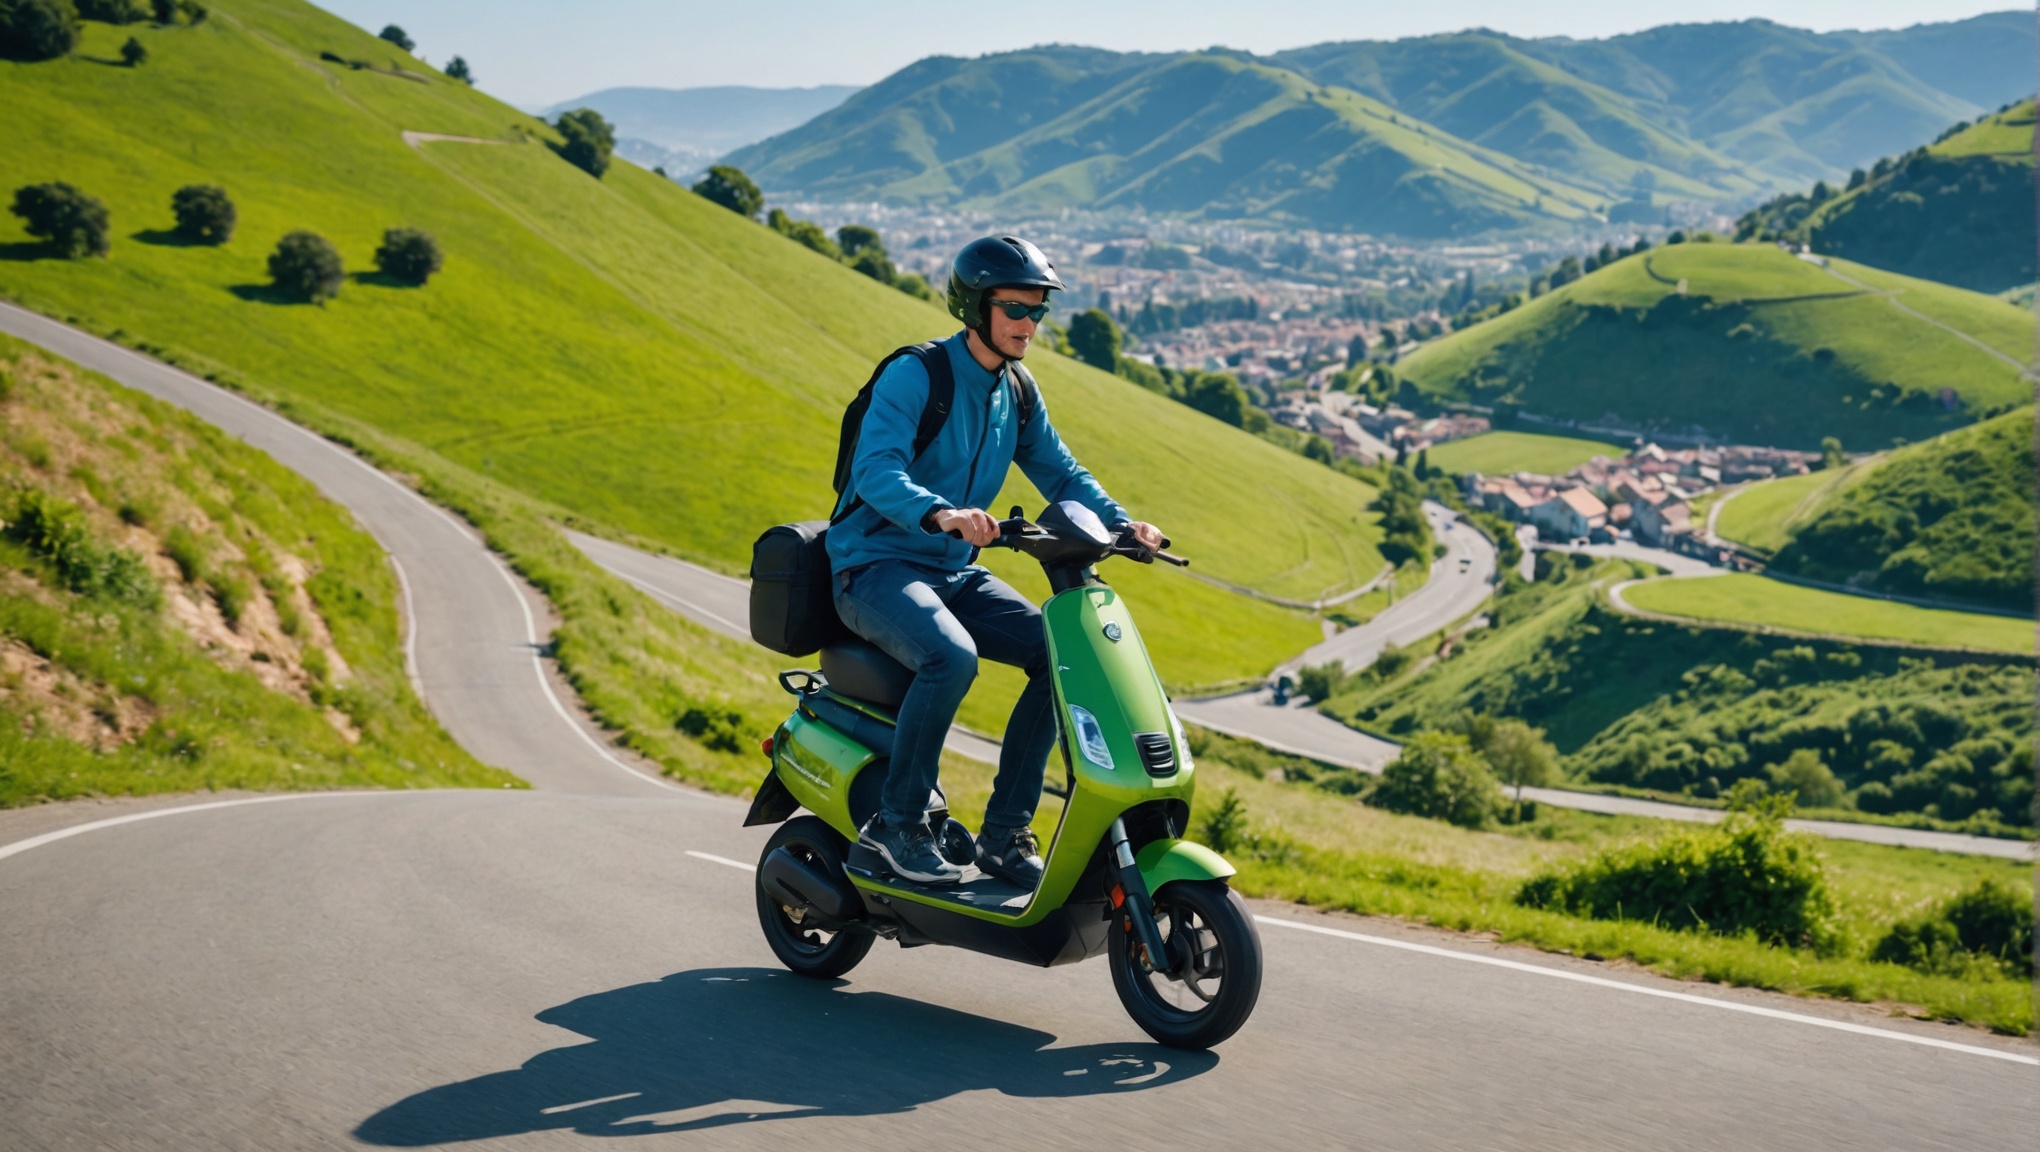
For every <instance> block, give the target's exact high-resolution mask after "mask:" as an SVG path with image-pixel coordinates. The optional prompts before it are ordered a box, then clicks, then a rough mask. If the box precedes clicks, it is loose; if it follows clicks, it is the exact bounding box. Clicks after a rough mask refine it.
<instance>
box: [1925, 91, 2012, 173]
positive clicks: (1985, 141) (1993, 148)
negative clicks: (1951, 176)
mask: <svg viewBox="0 0 2040 1152" xmlns="http://www.w3.org/2000/svg"><path fill="white" fill-rule="evenodd" d="M1927 151H1928V152H1929V153H1931V154H1932V155H1935V156H1946V157H1949V158H1950V159H1958V158H1961V157H1964V156H2003V157H2015V158H2018V159H2021V160H2024V161H2025V162H2026V163H2029V164H2030V163H2031V162H2032V156H2033V101H2031V100H2026V101H2024V102H2022V103H2019V104H2016V105H2013V106H2012V107H2011V108H2008V109H2006V110H2005V111H2003V112H1994V113H1992V114H1991V115H1989V116H1985V117H1982V118H1980V119H1978V120H1977V122H1976V123H1974V124H1971V125H1970V126H1969V127H1967V128H1964V129H1963V130H1962V131H1960V132H1957V133H1956V134H1955V135H1953V136H1950V137H1948V138H1947V139H1946V140H1943V141H1941V142H1940V143H1939V144H1935V145H1932V146H1930V147H1929V148H1928V149H1927Z"/></svg>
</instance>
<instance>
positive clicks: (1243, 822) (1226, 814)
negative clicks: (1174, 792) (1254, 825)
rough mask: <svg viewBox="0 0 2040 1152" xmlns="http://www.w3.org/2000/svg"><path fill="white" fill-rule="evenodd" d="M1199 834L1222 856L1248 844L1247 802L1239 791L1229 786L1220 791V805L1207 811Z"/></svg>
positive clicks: (1198, 830) (1198, 829) (1198, 831)
mask: <svg viewBox="0 0 2040 1152" xmlns="http://www.w3.org/2000/svg"><path fill="white" fill-rule="evenodd" d="M1197 836H1198V838H1199V839H1201V840H1203V841H1204V846H1205V847H1207V848H1209V849H1211V850H1212V851H1213V852H1216V853H1218V854H1219V855H1221V856H1223V855H1225V854H1226V853H1227V852H1232V851H1235V850H1237V849H1239V848H1241V847H1242V846H1244V845H1245V844H1246V840H1247V802H1246V801H1244V800H1242V799H1240V794H1239V792H1238V791H1236V790H1234V789H1232V788H1228V789H1226V790H1225V791H1224V792H1221V793H1219V796H1218V806H1217V807H1215V808H1213V809H1212V810H1211V811H1210V812H1207V813H1205V816H1204V820H1203V821H1202V822H1201V823H1199V824H1198V825H1197Z"/></svg>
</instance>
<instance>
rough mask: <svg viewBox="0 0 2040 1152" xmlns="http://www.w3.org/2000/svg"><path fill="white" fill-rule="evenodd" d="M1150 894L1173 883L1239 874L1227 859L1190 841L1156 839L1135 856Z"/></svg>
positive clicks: (1134, 858)
mask: <svg viewBox="0 0 2040 1152" xmlns="http://www.w3.org/2000/svg"><path fill="white" fill-rule="evenodd" d="M1133 863H1134V867H1136V868H1139V869H1140V875H1141V879H1143V880H1145V881H1147V889H1148V891H1150V892H1159V891H1161V889H1162V885H1164V884H1167V883H1169V882H1170V881H1172V880H1223V879H1225V878H1226V877H1228V876H1231V875H1233V874H1234V873H1236V872H1238V871H1239V869H1237V868H1234V867H1233V866H1232V865H1231V864H1228V863H1226V860H1225V857H1223V856H1220V855H1219V854H1218V853H1216V852H1213V851H1212V850H1211V849H1209V848H1206V847H1205V846H1204V845H1202V844H1195V843H1192V842H1190V841H1188V840H1155V841H1151V842H1150V843H1149V844H1148V845H1147V847H1145V848H1142V849H1141V850H1140V851H1139V852H1137V853H1135V854H1134V857H1133Z"/></svg>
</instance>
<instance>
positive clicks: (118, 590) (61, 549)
mask: <svg viewBox="0 0 2040 1152" xmlns="http://www.w3.org/2000/svg"><path fill="white" fill-rule="evenodd" d="M5 533H6V536H7V538H8V539H10V540H13V541H16V542H17V543H19V544H21V545H23V546H24V547H26V548H27V549H28V550H29V551H30V552H33V553H34V554H35V555H37V556H39V557H41V558H42V559H43V560H44V561H45V562H47V563H48V564H49V566H50V568H51V569H52V570H53V571H54V572H55V573H56V575H57V579H58V580H59V581H60V582H61V583H62V584H63V586H64V587H65V588H67V589H69V590H70V591H72V592H76V593H78V594H80V595H83V596H103V597H106V598H108V599H114V600H127V601H130V602H133V603H137V604H151V603H154V601H155V597H156V582H155V580H154V579H153V578H152V577H151V576H150V575H149V569H148V567H147V566H146V565H144V564H143V563H142V561H141V559H140V558H139V557H136V556H134V555H133V554H131V553H128V552H125V551H123V550H121V549H119V548H108V547H105V546H103V545H101V544H100V543H99V542H98V541H96V540H94V539H93V538H92V532H91V529H90V528H89V527H88V526H87V525H86V523H85V514H84V513H83V512H81V511H79V509H78V507H77V506H76V505H74V504H69V503H66V502H65V501H63V500H59V499H57V498H56V497H54V496H51V495H49V494H48V493H46V492H43V491H41V490H40V489H36V488H28V489H23V490H22V491H20V492H17V493H16V494H15V497H14V507H13V509H12V510H11V511H10V512H9V514H8V516H7V524H6V528H5Z"/></svg>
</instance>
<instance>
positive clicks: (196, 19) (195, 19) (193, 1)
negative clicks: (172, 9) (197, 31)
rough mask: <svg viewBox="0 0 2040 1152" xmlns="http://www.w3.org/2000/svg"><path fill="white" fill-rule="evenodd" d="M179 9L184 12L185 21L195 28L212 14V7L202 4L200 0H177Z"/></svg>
mask: <svg viewBox="0 0 2040 1152" xmlns="http://www.w3.org/2000/svg"><path fill="white" fill-rule="evenodd" d="M177 10H178V11H179V12H182V13H184V19H185V21H186V22H187V23H189V24H190V25H191V26H192V27H193V28H196V27H198V26H199V25H200V24H203V23H205V18H206V17H208V16H210V15H212V9H210V8H207V7H206V6H205V5H203V4H200V3H199V2H198V0H177Z"/></svg>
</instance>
